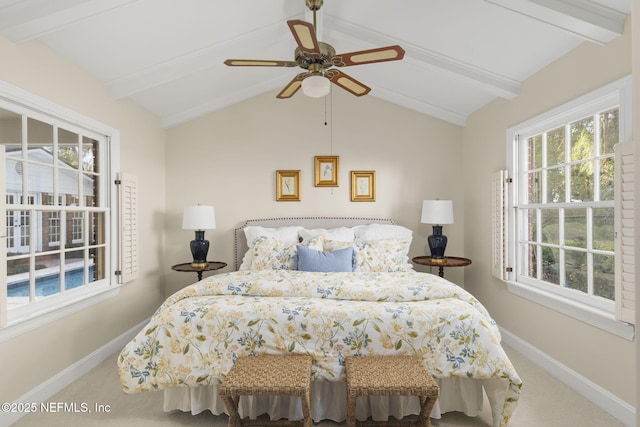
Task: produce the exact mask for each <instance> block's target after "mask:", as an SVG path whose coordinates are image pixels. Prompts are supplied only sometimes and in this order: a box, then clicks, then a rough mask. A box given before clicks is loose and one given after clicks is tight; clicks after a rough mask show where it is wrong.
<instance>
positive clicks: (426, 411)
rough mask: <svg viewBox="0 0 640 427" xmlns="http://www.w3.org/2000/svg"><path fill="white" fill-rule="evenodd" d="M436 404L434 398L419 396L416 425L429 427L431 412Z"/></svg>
mask: <svg viewBox="0 0 640 427" xmlns="http://www.w3.org/2000/svg"><path fill="white" fill-rule="evenodd" d="M435 403H436V398H435V397H431V396H427V397H424V396H420V416H419V417H418V423H419V425H421V426H422V427H431V410H432V409H433V405H435Z"/></svg>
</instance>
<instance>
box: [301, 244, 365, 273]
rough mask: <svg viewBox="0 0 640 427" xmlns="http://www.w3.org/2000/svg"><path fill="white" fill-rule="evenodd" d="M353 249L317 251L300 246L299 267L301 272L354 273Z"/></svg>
mask: <svg viewBox="0 0 640 427" xmlns="http://www.w3.org/2000/svg"><path fill="white" fill-rule="evenodd" d="M353 257H354V252H353V248H352V247H349V248H344V249H338V250H335V251H316V250H314V249H310V248H309V247H307V246H302V245H298V255H297V266H296V270H299V271H320V272H340V271H353Z"/></svg>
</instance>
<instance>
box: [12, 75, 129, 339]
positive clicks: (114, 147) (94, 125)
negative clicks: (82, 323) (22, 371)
mask: <svg viewBox="0 0 640 427" xmlns="http://www.w3.org/2000/svg"><path fill="white" fill-rule="evenodd" d="M0 108H3V109H6V110H9V111H13V112H15V113H17V114H23V115H28V116H29V117H32V118H35V119H40V120H43V121H48V120H52V119H53V120H55V121H57V122H61V123H64V124H66V125H68V126H65V127H68V128H70V129H82V130H83V133H84V131H86V132H87V133H88V134H96V135H100V136H101V137H104V138H106V140H107V144H108V149H107V150H106V151H105V154H106V156H105V159H104V163H103V164H102V165H101V167H104V168H105V169H104V170H106V172H105V175H104V179H105V180H108V183H107V184H106V187H105V188H106V190H107V195H106V200H107V201H106V203H107V206H108V209H107V212H106V213H105V221H106V224H105V232H106V233H107V235H108V238H109V246H108V248H107V251H106V254H105V255H106V257H107V262H106V266H105V267H106V268H108V269H107V270H105V273H106V274H105V279H104V280H102V281H101V283H95V284H92V285H91V286H86V287H80V288H82V289H80V288H78V289H74V290H73V292H67V293H64V294H63V295H62V294H59V295H52V296H51V297H48V298H46V299H44V300H42V301H39V302H38V303H36V304H33V306H32V307H31V308H30V309H27V310H20V315H19V316H13V315H12V313H7V307H6V256H5V254H6V244H4V245H2V246H3V247H2V248H0V251H3V253H2V254H1V255H2V256H0V262H4V268H0V271H4V273H3V275H4V280H2V282H3V283H2V284H1V286H0V287H1V288H3V291H4V292H0V304H2V305H1V306H0V342H2V341H6V340H9V339H11V338H14V337H16V336H19V335H21V334H24V333H25V332H28V331H30V330H33V329H35V328H38V327H41V326H45V325H47V324H48V323H50V322H52V321H55V320H57V319H60V318H63V317H66V316H69V315H70V314H72V313H75V312H77V311H80V310H83V309H85V308H87V307H90V306H92V305H94V304H96V303H99V302H101V301H104V300H105V299H108V298H112V297H114V296H115V295H117V294H118V292H119V289H120V286H121V285H120V284H119V280H118V276H117V268H118V255H119V253H118V251H119V236H118V226H117V225H118V224H117V221H118V215H117V212H118V196H117V194H118V193H117V191H118V189H117V185H116V181H117V177H118V173H119V168H120V132H119V131H118V130H117V129H114V128H112V127H110V126H107V125H105V124H103V123H100V122H98V121H96V120H94V119H91V118H89V117H86V116H84V115H81V114H79V113H77V112H75V111H72V110H69V109H67V108H64V107H62V106H60V105H57V104H55V103H53V102H51V101H48V100H46V99H44V98H41V97H39V96H36V95H33V94H31V93H29V92H26V91H24V90H22V89H20V88H17V87H15V86H13V85H10V84H8V83H6V82H2V81H0ZM3 169H4V166H3ZM3 191H4V189H3ZM3 197H4V196H3ZM3 294H4V295H3ZM2 297H4V298H2ZM30 305H31V304H30ZM8 314H9V315H8Z"/></svg>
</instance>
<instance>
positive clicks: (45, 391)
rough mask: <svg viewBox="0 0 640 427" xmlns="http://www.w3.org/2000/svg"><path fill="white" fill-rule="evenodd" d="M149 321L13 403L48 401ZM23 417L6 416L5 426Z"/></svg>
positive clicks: (117, 348) (121, 345)
mask: <svg viewBox="0 0 640 427" xmlns="http://www.w3.org/2000/svg"><path fill="white" fill-rule="evenodd" d="M149 319H150V318H148V319H146V320H143V321H142V322H140V323H138V324H137V325H135V326H134V327H133V328H131V329H129V330H128V331H126V332H125V333H123V334H122V335H120V336H118V337H116V338H114V339H113V340H111V341H109V342H108V343H107V344H105V345H103V346H102V347H100V348H99V349H97V350H96V351H94V352H92V353H91V354H88V355H87V356H85V357H83V358H82V359H80V360H79V361H77V362H76V363H74V364H73V365H71V366H69V367H67V368H66V369H63V370H62V371H60V372H58V373H57V374H56V375H54V376H53V377H51V378H49V379H48V380H46V381H45V382H43V383H42V384H40V385H38V386H37V387H35V388H33V389H31V390H29V391H28V392H27V393H25V394H24V395H22V396H21V397H19V398H18V399H16V401H15V402H16V403H24V404H27V403H33V402H37V403H38V404H39V402H46V401H47V400H48V399H50V398H51V396H53V395H54V394H56V393H57V392H59V391H60V390H62V389H63V388H65V387H66V386H68V385H69V384H71V383H72V382H74V381H75V380H77V379H79V378H80V377H82V376H83V375H85V374H86V373H88V372H89V371H90V370H92V369H93V368H95V367H96V366H98V365H99V364H100V363H102V362H104V361H105V360H107V358H109V356H111V355H112V354H113V353H115V352H116V351H119V350H121V349H122V348H123V347H124V346H125V345H126V344H127V343H128V342H129V341H131V339H132V338H133V337H134V336H135V335H136V334H137V333H138V332H140V330H141V329H142V328H143V327H144V326H145V325H146V324H147V323H149ZM23 415H25V414H24V413H10V414H8V416H7V417H6V418H5V420H6V421H7V422H8V424H6V425H11V424H13V423H15V422H16V421H18V420H19V419H20V418H21V417H22V416H23ZM5 420H3V422H2V423H0V424H2V425H5V424H3V423H4V421H5Z"/></svg>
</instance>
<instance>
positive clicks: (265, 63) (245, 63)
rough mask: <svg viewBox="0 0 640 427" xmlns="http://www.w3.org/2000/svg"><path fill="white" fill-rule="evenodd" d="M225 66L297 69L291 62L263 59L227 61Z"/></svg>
mask: <svg viewBox="0 0 640 427" xmlns="http://www.w3.org/2000/svg"><path fill="white" fill-rule="evenodd" d="M224 63H225V65H228V66H230V67H297V66H298V64H296V63H295V62H293V61H269V60H264V59H227V60H226V61H224Z"/></svg>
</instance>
